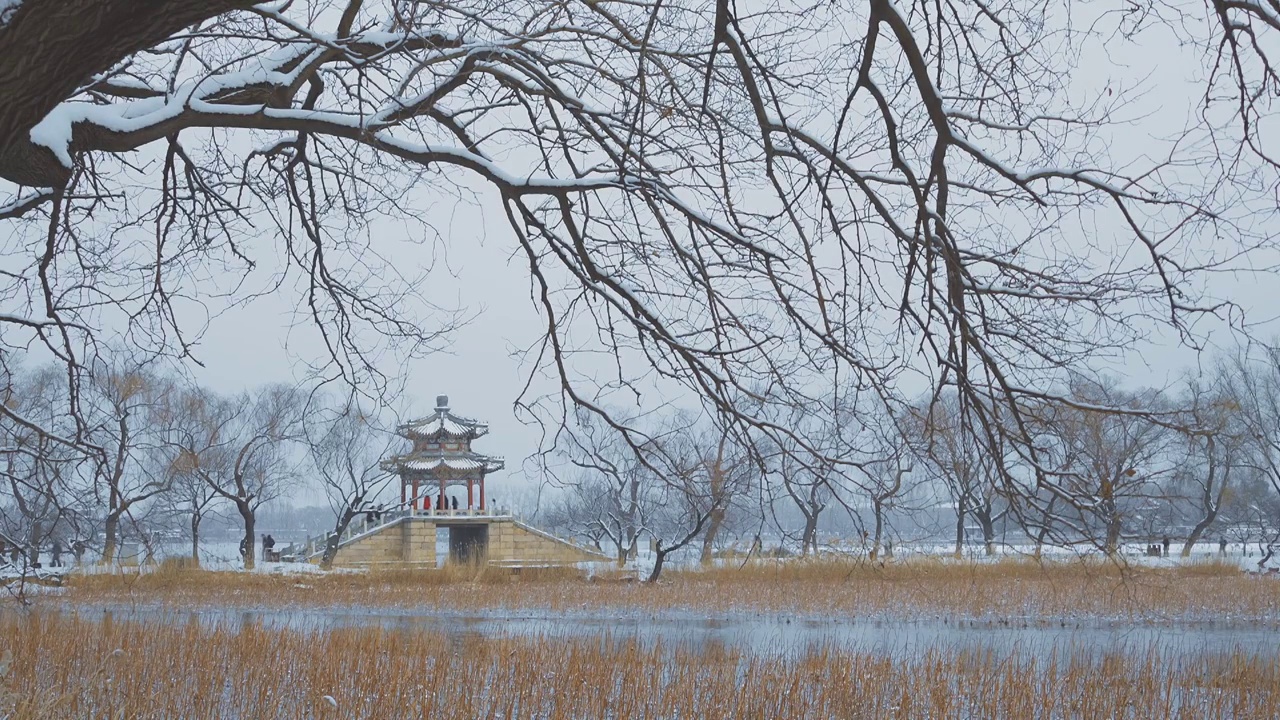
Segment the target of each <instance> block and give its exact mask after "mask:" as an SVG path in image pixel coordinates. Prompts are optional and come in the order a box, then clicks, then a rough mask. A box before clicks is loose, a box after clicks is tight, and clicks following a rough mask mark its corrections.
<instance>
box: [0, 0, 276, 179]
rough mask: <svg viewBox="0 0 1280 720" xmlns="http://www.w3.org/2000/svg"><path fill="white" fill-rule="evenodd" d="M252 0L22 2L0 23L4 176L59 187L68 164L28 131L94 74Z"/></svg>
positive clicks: (67, 174)
mask: <svg viewBox="0 0 1280 720" xmlns="http://www.w3.org/2000/svg"><path fill="white" fill-rule="evenodd" d="M252 4H254V3H253V1H252V0H163V1H161V0H25V2H21V3H18V4H17V5H16V7H13V8H11V9H10V12H11V15H10V16H9V17H8V21H7V22H6V23H3V24H0V57H2V58H4V59H5V61H4V62H3V63H0V97H2V98H4V102H3V103H0V177H4V178H5V179H7V180H10V181H12V182H15V183H17V184H19V185H30V186H33V187H54V188H60V187H62V186H63V185H65V184H66V181H67V179H68V178H69V177H70V175H71V169H70V168H68V167H65V166H63V164H62V163H61V162H60V161H59V160H58V159H57V157H56V156H55V155H54V154H53V152H52V151H51V150H49V149H48V148H46V147H44V146H42V145H37V144H35V143H33V142H32V141H31V138H30V131H31V128H33V127H35V125H36V124H37V123H39V122H40V121H41V120H43V119H44V117H45V116H46V115H48V114H49V112H50V111H52V110H53V109H54V107H56V106H57V105H58V103H60V102H62V101H63V100H66V99H67V98H68V97H70V96H71V94H72V93H74V92H75V90H76V88H77V87H79V86H80V85H81V83H84V82H85V81H86V80H88V79H89V78H91V77H92V76H94V75H96V74H98V73H102V72H104V71H106V70H109V69H110V68H111V67H112V66H114V65H116V64H117V63H119V62H120V61H121V60H123V59H124V58H126V57H128V56H129V55H132V54H133V53H135V52H138V51H140V50H143V49H146V48H149V47H152V46H154V45H155V44H157V43H159V42H160V41H162V40H164V39H165V38H166V37H169V36H170V35H173V34H174V33H176V32H178V31H180V30H182V29H183V28H187V27H190V26H191V25H193V24H195V23H197V22H199V21H201V20H205V19H208V18H212V17H215V16H217V15H221V14H222V13H225V12H227V11H229V10H232V9H235V8H242V7H248V6H250V5H252Z"/></svg>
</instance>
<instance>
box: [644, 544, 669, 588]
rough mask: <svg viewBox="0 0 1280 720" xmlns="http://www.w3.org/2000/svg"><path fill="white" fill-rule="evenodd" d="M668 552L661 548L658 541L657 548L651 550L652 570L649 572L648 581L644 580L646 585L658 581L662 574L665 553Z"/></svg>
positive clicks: (665, 557) (665, 558)
mask: <svg viewBox="0 0 1280 720" xmlns="http://www.w3.org/2000/svg"><path fill="white" fill-rule="evenodd" d="M669 552H671V551H670V550H668V549H665V548H663V547H662V541H661V540H659V541H658V545H657V547H655V548H654V550H653V553H654V561H653V570H652V571H650V573H649V577H648V579H646V580H645V582H646V583H655V582H657V581H658V576H659V575H661V574H662V564H663V563H664V562H666V560H667V553H669Z"/></svg>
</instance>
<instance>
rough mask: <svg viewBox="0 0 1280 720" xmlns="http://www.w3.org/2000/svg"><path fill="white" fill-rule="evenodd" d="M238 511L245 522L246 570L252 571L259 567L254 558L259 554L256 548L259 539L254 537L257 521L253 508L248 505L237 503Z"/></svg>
mask: <svg viewBox="0 0 1280 720" xmlns="http://www.w3.org/2000/svg"><path fill="white" fill-rule="evenodd" d="M236 509H237V510H238V511H240V518H241V519H242V520H244V569H245V570H252V569H254V568H255V567H257V563H256V562H255V560H256V558H255V557H254V556H255V555H256V554H257V552H256V547H255V546H256V545H257V539H256V538H255V536H254V532H255V530H256V529H257V527H256V526H257V522H256V520H257V519H256V518H255V517H254V516H253V508H251V507H249V506H248V505H247V504H241V503H236Z"/></svg>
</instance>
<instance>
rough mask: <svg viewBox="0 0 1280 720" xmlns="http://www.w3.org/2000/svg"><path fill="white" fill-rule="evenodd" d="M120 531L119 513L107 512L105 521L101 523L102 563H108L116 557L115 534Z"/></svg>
mask: <svg viewBox="0 0 1280 720" xmlns="http://www.w3.org/2000/svg"><path fill="white" fill-rule="evenodd" d="M119 531H120V513H119V512H117V511H114V510H113V511H111V512H109V513H107V518H106V521H105V522H103V524H102V534H103V536H104V537H103V539H102V564H103V565H110V564H111V563H112V562H113V561H114V560H115V559H116V535H117V534H118V533H119Z"/></svg>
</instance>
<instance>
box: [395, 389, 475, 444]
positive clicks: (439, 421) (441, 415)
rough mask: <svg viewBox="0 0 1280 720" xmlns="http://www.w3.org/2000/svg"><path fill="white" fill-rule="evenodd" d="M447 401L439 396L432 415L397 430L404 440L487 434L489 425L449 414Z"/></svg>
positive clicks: (473, 437)
mask: <svg viewBox="0 0 1280 720" xmlns="http://www.w3.org/2000/svg"><path fill="white" fill-rule="evenodd" d="M448 401H449V399H448V398H446V397H444V396H443V395H442V396H440V399H439V400H438V401H437V406H436V411H435V413H434V414H432V415H428V416H427V417H424V418H421V419H419V420H414V421H412V422H407V423H405V424H403V425H401V426H400V427H399V428H397V430H398V431H399V433H400V435H401V436H403V437H406V438H410V439H413V438H430V437H436V436H439V435H445V436H448V437H454V438H472V439H475V438H478V437H480V436H481V435H484V434H485V433H488V432H489V424H488V423H482V422H480V421H479V420H472V419H471V418H467V417H462V416H461V415H454V414H453V413H452V412H449V407H448V404H447V403H448Z"/></svg>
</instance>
